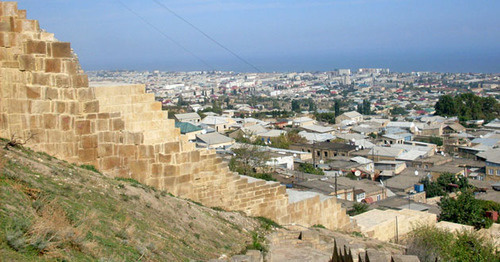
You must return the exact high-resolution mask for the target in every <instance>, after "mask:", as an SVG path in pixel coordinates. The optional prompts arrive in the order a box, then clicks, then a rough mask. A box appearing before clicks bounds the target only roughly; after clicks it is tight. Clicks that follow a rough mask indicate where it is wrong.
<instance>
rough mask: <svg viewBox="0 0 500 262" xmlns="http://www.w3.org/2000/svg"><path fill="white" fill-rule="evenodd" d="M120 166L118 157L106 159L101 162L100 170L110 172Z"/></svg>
mask: <svg viewBox="0 0 500 262" xmlns="http://www.w3.org/2000/svg"><path fill="white" fill-rule="evenodd" d="M118 166H120V158H119V157H116V156H110V157H104V158H103V159H102V160H101V161H100V166H99V167H100V168H101V169H103V170H109V169H113V168H116V167H118Z"/></svg>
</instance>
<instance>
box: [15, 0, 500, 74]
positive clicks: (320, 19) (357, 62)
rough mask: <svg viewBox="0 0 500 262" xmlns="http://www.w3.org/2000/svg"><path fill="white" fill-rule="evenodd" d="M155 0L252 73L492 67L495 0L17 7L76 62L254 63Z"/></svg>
mask: <svg viewBox="0 0 500 262" xmlns="http://www.w3.org/2000/svg"><path fill="white" fill-rule="evenodd" d="M120 2H123V4H124V5H122V4H120ZM155 2H158V3H160V4H163V5H165V6H168V8H170V9H171V10H173V11H174V12H176V13H177V14H179V15H180V16H182V17H183V18H185V19H186V20H187V21H189V22H191V23H192V24H194V25H195V26H196V27H198V28H199V29H200V30H202V31H203V32H205V33H206V34H207V35H209V36H210V37H212V38H214V39H216V40H217V41H218V42H220V43H222V44H223V45H224V46H225V47H227V48H228V49H230V50H231V51H234V52H235V53H236V54H238V55H239V56H241V57H242V58H243V59H245V60H246V61H248V62H249V63H251V64H252V65H255V66H256V67H257V68H259V69H260V70H261V71H284V72H287V71H329V70H333V69H335V68H353V69H354V68H362V67H378V68H390V69H391V70H393V71H399V72H409V71H438V72H485V73H491V72H499V71H500V64H499V63H498V61H499V59H500V48H499V47H498V44H497V43H498V40H499V39H500V32H499V30H498V29H497V28H498V25H500V18H498V17H497V16H496V15H495V11H494V10H497V9H498V6H499V4H498V3H494V2H487V1H474V2H467V1H440V2H439V3H435V2H432V1H419V2H417V1H393V0H380V1H314V2H310V1H307V2H305V1H287V2H285V1H273V2H271V3H269V2H267V1H254V2H252V3H245V2H243V1H163V0H162V1H125V0H124V1H110V2H101V1H61V0H48V1H43V2H40V1H31V0H26V1H19V8H21V9H29V10H31V12H30V14H29V15H28V18H30V19H37V20H41V21H43V22H42V23H41V24H40V26H41V28H43V29H46V30H47V31H50V32H54V33H55V35H56V38H58V39H59V40H61V41H71V42H72V47H73V48H74V49H75V51H76V52H77V53H78V54H79V56H80V61H81V63H82V66H83V68H84V69H85V70H99V69H110V70H112V69H133V70H154V69H159V70H169V71H191V70H213V69H216V70H224V71H241V72H251V71H256V70H255V69H254V68H252V67H250V66H249V65H248V64H245V63H244V62H242V61H240V60H238V59H237V58H236V57H234V56H233V55H231V54H230V53H229V52H227V51H226V50H224V49H223V48H221V47H220V46H217V45H216V44H214V43H213V42H211V41H210V40H209V39H207V38H206V37H205V36H203V35H202V34H200V33H199V32H197V31H196V30H195V29H194V28H192V27H190V26H189V25H188V24H186V23H185V22H183V21H182V20H180V19H178V17H175V16H174V15H173V14H172V13H169V12H168V10H166V9H165V8H163V7H162V6H161V5H159V4H157V3H155ZM495 7H496V8H495ZM127 8H128V9H130V10H132V11H130V10H128V9H127ZM134 12H135V13H134ZM140 17H142V18H144V20H146V21H147V22H145V21H144V20H141V18H140ZM62 21H64V23H63V22H62ZM148 23H149V25H148ZM162 33H163V34H164V35H167V36H168V37H170V38H172V39H174V40H175V41H176V42H178V43H179V44H180V46H182V47H183V48H184V49H186V50H188V51H185V50H183V49H182V48H181V47H179V46H178V45H176V44H174V43H173V42H171V41H169V39H167V38H166V37H165V36H164V35H162ZM190 53H192V54H194V56H196V57H198V58H200V59H197V58H195V57H194V56H193V55H191V54H190ZM200 60H203V61H204V62H206V63H202V62H200Z"/></svg>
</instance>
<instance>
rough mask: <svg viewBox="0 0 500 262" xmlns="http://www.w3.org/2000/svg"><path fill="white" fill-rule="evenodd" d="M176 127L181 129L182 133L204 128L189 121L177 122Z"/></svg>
mask: <svg viewBox="0 0 500 262" xmlns="http://www.w3.org/2000/svg"><path fill="white" fill-rule="evenodd" d="M175 127H177V128H180V129H181V134H187V133H191V132H196V131H200V130H203V128H201V127H198V126H195V125H193V124H191V123H187V122H175Z"/></svg>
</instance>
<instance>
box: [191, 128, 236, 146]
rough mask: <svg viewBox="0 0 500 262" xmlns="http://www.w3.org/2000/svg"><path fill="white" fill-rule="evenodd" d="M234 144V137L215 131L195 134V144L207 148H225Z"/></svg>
mask: <svg viewBox="0 0 500 262" xmlns="http://www.w3.org/2000/svg"><path fill="white" fill-rule="evenodd" d="M233 144H234V139H232V138H230V137H227V136H225V135H222V134H219V133H217V132H213V133H207V134H198V135H196V145H197V146H198V147H203V148H209V149H227V148H229V147H231V146H232V145H233Z"/></svg>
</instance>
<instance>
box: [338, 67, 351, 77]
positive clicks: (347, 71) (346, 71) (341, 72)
mask: <svg viewBox="0 0 500 262" xmlns="http://www.w3.org/2000/svg"><path fill="white" fill-rule="evenodd" d="M338 71H339V75H341V76H346V75H347V76H349V75H351V69H339V70H338Z"/></svg>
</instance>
